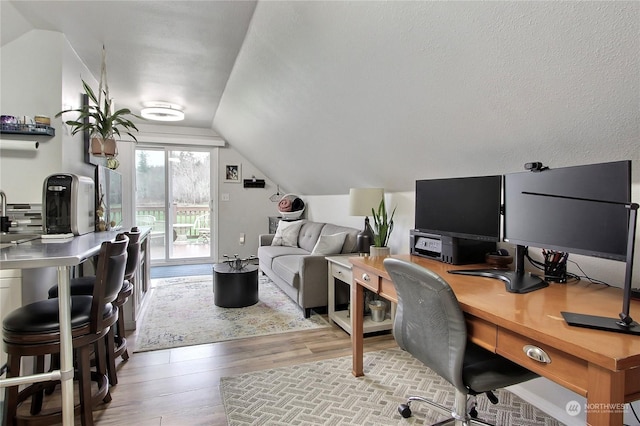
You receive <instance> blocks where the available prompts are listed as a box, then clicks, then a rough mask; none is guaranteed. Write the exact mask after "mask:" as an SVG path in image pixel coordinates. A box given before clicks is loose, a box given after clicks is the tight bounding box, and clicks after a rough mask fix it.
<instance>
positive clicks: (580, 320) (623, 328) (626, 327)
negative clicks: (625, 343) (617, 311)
mask: <svg viewBox="0 0 640 426" xmlns="http://www.w3.org/2000/svg"><path fill="white" fill-rule="evenodd" d="M560 313H561V314H562V317H563V318H564V320H565V321H566V322H567V324H569V325H572V326H574V327H583V328H591V329H596V330H604V331H614V332H616V333H624V334H637V335H640V324H638V323H637V322H635V321H632V322H630V323H629V324H626V323H625V322H623V321H621V320H619V319H617V318H608V317H599V316H596V315H585V314H577V313H573V312H560Z"/></svg>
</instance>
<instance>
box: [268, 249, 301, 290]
mask: <svg viewBox="0 0 640 426" xmlns="http://www.w3.org/2000/svg"><path fill="white" fill-rule="evenodd" d="M271 270H272V271H273V272H274V273H275V274H276V275H277V276H279V277H280V278H282V279H283V280H284V281H286V282H287V283H289V285H291V286H293V287H295V288H300V256H299V255H290V256H278V257H277V258H275V259H273V263H272V264H271Z"/></svg>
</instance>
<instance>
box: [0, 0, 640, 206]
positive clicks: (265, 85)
mask: <svg viewBox="0 0 640 426" xmlns="http://www.w3.org/2000/svg"><path fill="white" fill-rule="evenodd" d="M1 3H2V6H1V7H2V12H3V16H2V43H5V42H6V40H7V37H15V36H16V34H19V33H20V29H19V27H20V25H18V24H20V22H18V21H20V19H17V20H15V21H14V20H12V23H11V25H8V24H7V23H6V22H5V16H4V11H5V10H6V7H5V5H6V4H7V2H6V1H2V2H1ZM9 3H10V4H11V5H13V6H14V7H15V9H16V10H17V11H18V12H19V13H20V14H21V15H22V16H23V17H24V20H25V21H26V22H28V23H29V25H31V26H33V27H35V28H43V29H51V30H56V31H62V32H64V33H65V34H66V36H67V38H68V39H69V41H70V42H71V44H72V46H73V47H74V48H75V49H76V51H77V52H78V54H79V56H80V57H81V58H83V60H84V61H85V63H86V64H87V66H88V67H89V69H91V70H92V71H93V72H94V74H95V75H99V66H100V55H99V51H100V46H101V44H102V43H105V45H106V46H107V50H108V66H109V68H108V69H109V85H110V88H111V91H112V95H113V96H114V97H115V98H116V102H117V103H118V105H121V106H128V107H131V108H132V109H134V110H137V109H139V107H140V105H141V103H142V102H143V101H145V100H155V99H164V100H167V101H170V102H174V103H181V104H183V105H185V107H186V109H185V112H186V113H187V117H188V121H187V122H182V123H179V124H178V125H181V126H184V125H185V124H186V125H188V126H193V127H204V128H210V127H211V125H212V122H213V128H214V129H215V130H216V131H217V132H219V133H220V134H221V135H222V136H223V137H224V138H225V139H226V140H227V141H228V142H229V144H230V145H232V146H233V147H234V148H236V149H237V150H238V151H240V152H241V153H242V154H243V155H244V156H245V157H247V159H248V160H250V161H251V162H253V163H254V164H255V165H256V166H257V167H258V168H259V169H261V170H262V171H263V172H264V173H265V174H266V175H267V176H268V177H269V178H270V179H272V180H274V181H275V182H276V183H278V184H280V185H281V186H282V187H283V188H286V189H287V190H288V191H290V192H296V193H299V194H312V195H322V194H346V193H348V189H349V187H356V186H372V187H384V188H386V189H387V190H388V191H410V190H412V189H413V187H414V181H415V180H416V179H421V178H429V177H444V176H463V175H477V174H494V173H506V172H511V171H519V170H522V165H523V163H525V162H527V161H543V162H544V163H545V164H548V165H550V166H551V167H560V166H566V165H573V164H581V163H593V162H598V161H609V160H619V159H633V160H639V159H640V158H639V156H640V149H639V143H640V53H639V52H640V2H635V1H630V2H426V1H425V2H419V1H412V2H401V1H393V2H378V1H376V2H373V1H316V2H311V1H302V2H300V1H291V2H290V1H259V2H258V3H257V5H256V3H255V2H241V1H234V2H222V1H193V2H192V1H177V2H173V1H172V2H163V1H153V2H145V1H126V2H104V1H82V2H59V1H56V2H44V1H38V2H34V1H29V2H26V1H18V2H9ZM254 9H255V10H254ZM14 23H15V25H13V24H14ZM16 27H18V28H17V29H16ZM221 96H222V97H221ZM220 97H221V98H220ZM154 98H155V99H154ZM216 111H217V112H216ZM214 113H215V117H214ZM638 178H639V177H638V176H636V181H637V179H638Z"/></svg>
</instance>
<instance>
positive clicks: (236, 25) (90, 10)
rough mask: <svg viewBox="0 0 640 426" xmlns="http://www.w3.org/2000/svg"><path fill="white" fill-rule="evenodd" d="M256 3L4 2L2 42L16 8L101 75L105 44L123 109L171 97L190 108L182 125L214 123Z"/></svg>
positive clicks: (6, 38) (117, 99)
mask: <svg viewBox="0 0 640 426" xmlns="http://www.w3.org/2000/svg"><path fill="white" fill-rule="evenodd" d="M6 3H9V5H8V6H7V4H6ZM255 4H256V2H255V1H240V2H236V1H12V2H7V1H5V0H3V1H2V9H1V10H2V12H3V14H2V15H3V20H2V27H3V28H2V43H3V44H4V43H6V42H8V41H10V40H11V39H12V38H14V37H15V35H14V33H17V32H18V31H17V30H16V29H15V27H16V26H15V24H14V22H15V20H14V19H13V15H14V14H12V18H11V19H6V17H5V13H4V12H5V11H9V7H10V6H13V7H15V9H16V10H17V12H18V13H19V14H20V15H18V18H20V19H24V20H26V21H27V22H28V23H29V24H30V26H31V27H33V28H37V29H45V30H52V31H59V32H62V33H64V34H65V35H66V37H67V39H68V40H69V43H70V44H71V46H73V48H74V50H75V51H76V53H77V54H78V56H79V57H80V58H81V59H82V60H83V61H84V63H85V64H86V65H87V67H88V68H89V70H91V72H92V73H93V74H94V76H96V78H98V77H99V76H100V61H101V58H102V56H101V49H102V46H103V45H104V46H105V49H106V52H107V72H108V82H109V91H110V94H111V96H112V97H113V98H114V99H115V102H116V105H118V106H119V107H128V108H131V110H132V111H134V112H136V113H139V111H140V108H141V107H142V106H143V103H144V102H148V101H165V102H168V103H172V104H178V105H182V106H183V107H184V111H185V114H186V119H185V121H182V122H179V123H176V125H179V126H187V127H204V128H211V123H212V122H213V116H214V114H215V112H216V109H217V108H218V102H219V100H220V97H221V96H222V92H223V91H224V88H225V85H226V83H227V79H228V77H229V73H230V72H231V70H232V68H233V64H234V62H235V59H236V56H237V54H238V51H239V50H240V47H241V46H242V42H243V40H244V37H245V34H246V31H247V28H248V26H249V23H250V21H251V16H252V14H253V10H254V8H255ZM5 23H6V24H7V27H9V28H7V29H6V30H5ZM27 29H28V28H27ZM5 31H6V32H7V33H8V34H5ZM78 84H80V82H78Z"/></svg>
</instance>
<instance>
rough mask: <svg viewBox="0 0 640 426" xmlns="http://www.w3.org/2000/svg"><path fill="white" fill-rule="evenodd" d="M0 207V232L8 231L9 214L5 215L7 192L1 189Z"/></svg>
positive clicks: (9, 223)
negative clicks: (0, 209) (0, 210)
mask: <svg viewBox="0 0 640 426" xmlns="http://www.w3.org/2000/svg"><path fill="white" fill-rule="evenodd" d="M0 207H1V208H2V213H0V232H9V226H10V225H11V222H10V221H9V216H7V194H5V193H4V191H2V190H0Z"/></svg>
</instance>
